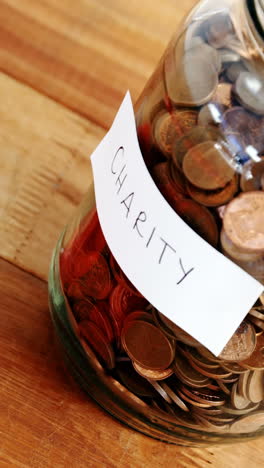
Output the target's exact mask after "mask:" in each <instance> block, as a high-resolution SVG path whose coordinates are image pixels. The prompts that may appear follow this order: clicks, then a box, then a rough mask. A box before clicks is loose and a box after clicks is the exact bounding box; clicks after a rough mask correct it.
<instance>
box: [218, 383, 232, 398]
mask: <svg viewBox="0 0 264 468" xmlns="http://www.w3.org/2000/svg"><path fill="white" fill-rule="evenodd" d="M216 382H217V384H218V385H219V388H220V390H222V392H224V393H225V394H226V395H231V390H230V388H229V387H228V386H227V385H226V384H225V382H223V381H222V380H221V379H217V380H216Z"/></svg>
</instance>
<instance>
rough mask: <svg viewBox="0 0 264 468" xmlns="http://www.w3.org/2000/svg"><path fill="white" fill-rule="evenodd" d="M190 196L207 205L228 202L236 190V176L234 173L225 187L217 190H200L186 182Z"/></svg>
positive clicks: (215, 205) (219, 204)
mask: <svg viewBox="0 0 264 468" xmlns="http://www.w3.org/2000/svg"><path fill="white" fill-rule="evenodd" d="M186 187H187V191H188V193H189V195H190V197H191V198H192V199H193V200H195V201H197V202H198V203H200V204H201V205H204V206H208V207H217V206H221V205H224V204H226V203H227V202H229V201H230V200H231V199H232V198H233V197H234V195H235V194H236V192H237V190H238V178H237V176H236V175H235V176H234V177H233V178H232V179H231V181H230V182H228V183H227V184H226V186H225V187H223V188H221V189H217V190H202V189H199V188H198V187H195V186H194V185H192V184H191V183H190V182H189V183H187V184H186Z"/></svg>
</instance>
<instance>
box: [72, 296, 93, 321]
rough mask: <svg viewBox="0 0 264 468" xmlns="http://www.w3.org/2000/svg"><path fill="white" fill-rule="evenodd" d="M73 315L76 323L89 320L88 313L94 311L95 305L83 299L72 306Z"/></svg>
mask: <svg viewBox="0 0 264 468" xmlns="http://www.w3.org/2000/svg"><path fill="white" fill-rule="evenodd" d="M72 309H73V315H74V317H75V318H76V320H77V322H80V321H81V320H85V319H89V316H90V312H91V310H93V309H96V305H95V304H94V303H93V302H92V301H91V300H90V299H83V300H80V301H77V302H75V303H74V304H73V308H72Z"/></svg>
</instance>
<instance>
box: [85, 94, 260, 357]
mask: <svg viewBox="0 0 264 468" xmlns="http://www.w3.org/2000/svg"><path fill="white" fill-rule="evenodd" d="M91 160H92V167H93V174H94V181H95V195H96V204H97V210H98V216H99V220H100V224H101V227H102V230H103V233H104V236H105V238H106V241H107V243H108V245H109V248H110V250H111V251H112V253H113V255H114V257H115V258H116V260H117V262H118V263H119V265H120V267H121V268H122V270H123V271H124V273H125V274H126V275H127V277H128V278H129V279H130V281H131V282H132V283H133V284H134V285H135V287H136V288H137V289H138V290H139V291H140V292H141V293H142V294H143V296H145V297H146V298H147V300H148V301H149V302H150V303H151V304H152V305H153V306H154V307H156V308H157V309H158V310H159V311H160V312H162V313H163V314H164V315H166V316H167V317H168V318H170V319H171V320H172V321H174V322H175V323H176V324H177V325H178V326H180V327H181V328H183V329H184V330H185V331H186V332H188V333H189V334H191V335H192V336H193V337H194V338H196V339H197V340H199V341H200V342H201V343H202V344H203V345H204V346H206V347H207V348H208V349H209V350H210V351H212V352H213V353H214V354H215V355H218V354H219V353H220V352H221V351H222V349H223V348H224V346H225V345H226V343H227V342H228V340H229V339H230V338H231V336H232V334H233V333H234V332H235V330H236V329H237V327H238V326H239V325H240V323H241V321H242V320H243V319H244V317H245V315H246V314H247V312H248V311H249V310H250V308H251V306H252V305H253V304H254V302H255V301H256V300H257V298H258V297H259V296H260V294H261V292H262V291H263V285H261V284H260V283H259V282H257V281H256V280H255V279H254V278H252V277H251V276H249V275H248V274H247V273H245V272H244V271H243V270H242V269H240V268H239V267H238V266H237V265H235V264H234V263H232V262H231V261H230V260H228V259H227V258H226V257H225V256H224V255H222V254H221V253H219V252H218V251H217V250H215V249H214V248H213V247H211V245H209V244H208V243H207V242H206V241H204V240H203V239H202V238H201V237H200V236H199V235H197V234H196V233H195V232H194V231H193V230H192V229H191V228H190V227H189V226H188V225H187V224H186V223H185V222H184V221H183V220H182V219H181V218H180V217H179V216H178V215H177V214H176V213H175V212H174V211H173V209H172V208H171V207H170V205H169V204H168V203H167V201H166V200H165V199H164V197H163V196H162V195H161V193H160V192H159V190H158V188H157V187H156V185H155V183H154V182H153V180H152V178H151V176H150V174H149V172H148V170H147V168H146V165H145V162H144V160H143V157H142V154H141V151H140V148H139V144H138V139H137V133H136V126H135V117H134V112H133V107H132V102H131V98H130V94H129V93H127V94H126V96H125V99H124V101H123V103H122V105H121V107H120V109H119V111H118V113H117V115H116V117H115V120H114V123H113V125H112V127H111V129H110V130H109V132H108V133H107V135H106V136H105V137H104V139H103V140H102V141H101V143H100V144H99V146H98V147H97V149H96V150H95V151H94V153H93V154H92V156H91Z"/></svg>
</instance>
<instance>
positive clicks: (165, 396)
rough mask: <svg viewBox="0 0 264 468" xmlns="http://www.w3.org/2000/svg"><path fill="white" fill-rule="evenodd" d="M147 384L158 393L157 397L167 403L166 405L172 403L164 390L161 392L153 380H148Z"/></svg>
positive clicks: (161, 389)
mask: <svg viewBox="0 0 264 468" xmlns="http://www.w3.org/2000/svg"><path fill="white" fill-rule="evenodd" d="M149 383H150V385H152V387H153V388H155V390H156V392H158V393H159V395H160V396H161V397H162V398H163V399H164V400H165V401H167V403H170V404H171V403H172V399H171V397H170V396H169V395H168V393H167V392H165V390H163V388H162V386H161V385H160V384H159V383H158V382H156V381H155V380H149Z"/></svg>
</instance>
